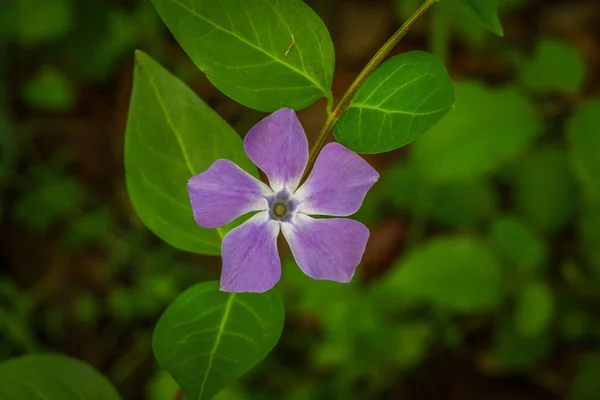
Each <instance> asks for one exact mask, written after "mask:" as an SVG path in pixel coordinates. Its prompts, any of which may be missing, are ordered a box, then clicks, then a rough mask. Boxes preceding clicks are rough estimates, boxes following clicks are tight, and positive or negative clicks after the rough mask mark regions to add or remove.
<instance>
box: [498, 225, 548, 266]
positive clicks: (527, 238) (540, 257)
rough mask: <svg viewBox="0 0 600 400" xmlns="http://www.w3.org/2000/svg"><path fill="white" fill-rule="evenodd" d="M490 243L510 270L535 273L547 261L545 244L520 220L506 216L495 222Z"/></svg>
mask: <svg viewBox="0 0 600 400" xmlns="http://www.w3.org/2000/svg"><path fill="white" fill-rule="evenodd" d="M490 242H491V245H492V247H493V248H494V249H495V250H496V252H497V253H498V255H499V256H500V258H501V260H502V262H503V263H504V265H506V266H507V267H509V268H515V269H519V270H522V271H534V270H537V269H539V268H541V267H543V265H544V262H545V260H546V248H545V247H544V243H543V242H542V241H541V240H540V238H539V237H538V236H537V235H536V234H535V232H533V231H532V230H531V229H530V228H529V227H527V226H526V225H525V224H524V223H523V221H521V220H519V219H518V218H514V217H508V216H504V217H501V218H498V219H497V220H496V221H494V223H493V225H492V228H491V232H490Z"/></svg>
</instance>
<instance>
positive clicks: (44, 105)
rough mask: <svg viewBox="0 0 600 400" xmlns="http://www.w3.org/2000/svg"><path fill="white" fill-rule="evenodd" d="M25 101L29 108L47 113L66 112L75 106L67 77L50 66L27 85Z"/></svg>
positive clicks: (38, 72)
mask: <svg viewBox="0 0 600 400" xmlns="http://www.w3.org/2000/svg"><path fill="white" fill-rule="evenodd" d="M23 100H24V101H25V103H27V105H28V106H29V107H32V108H36V109H39V110H45V111H66V110H68V109H70V108H72V107H73V105H74V104H75V98H74V93H73V89H72V87H71V84H70V82H69V81H68V79H67V77H66V76H65V75H63V74H62V72H61V71H59V70H57V69H55V68H53V67H50V66H45V67H42V68H41V69H39V70H38V71H37V73H36V74H35V75H34V76H33V78H32V79H31V80H29V81H28V82H27V83H26V84H25V86H24V87H23Z"/></svg>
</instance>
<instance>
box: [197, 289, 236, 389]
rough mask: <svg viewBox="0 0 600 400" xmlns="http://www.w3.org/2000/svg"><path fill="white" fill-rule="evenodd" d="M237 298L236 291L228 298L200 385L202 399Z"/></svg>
mask: <svg viewBox="0 0 600 400" xmlns="http://www.w3.org/2000/svg"><path fill="white" fill-rule="evenodd" d="M234 299H235V293H231V294H230V295H229V298H228V299H227V303H226V304H225V311H223V318H221V324H220V325H219V331H218V332H217V338H216V339H215V344H214V345H213V348H212V350H211V351H210V355H209V356H208V365H207V367H206V372H205V373H204V379H203V380H202V385H201V386H200V394H198V399H199V400H202V395H203V394H204V389H205V388H206V381H207V380H208V375H210V371H211V369H212V364H213V361H214V359H215V354H216V353H217V350H218V348H219V344H220V343H221V338H222V337H223V332H224V331H225V324H226V323H227V319H228V318H229V313H230V311H231V306H232V305H233V300H234Z"/></svg>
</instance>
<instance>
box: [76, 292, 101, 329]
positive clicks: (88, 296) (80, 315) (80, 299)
mask: <svg viewBox="0 0 600 400" xmlns="http://www.w3.org/2000/svg"><path fill="white" fill-rule="evenodd" d="M73 308H74V310H75V314H76V315H77V319H78V320H79V321H81V322H83V323H84V324H86V325H91V326H93V325H96V323H97V322H98V319H99V318H100V312H101V311H100V305H99V303H98V300H97V299H96V297H94V295H93V294H92V293H90V292H83V293H81V294H79V295H78V296H77V298H76V299H75V302H74V303H73Z"/></svg>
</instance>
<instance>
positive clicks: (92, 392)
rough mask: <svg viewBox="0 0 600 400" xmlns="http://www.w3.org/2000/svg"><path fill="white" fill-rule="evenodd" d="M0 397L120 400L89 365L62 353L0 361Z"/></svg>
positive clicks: (104, 379)
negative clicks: (0, 362)
mask: <svg viewBox="0 0 600 400" xmlns="http://www.w3.org/2000/svg"><path fill="white" fill-rule="evenodd" d="M0 398H1V399H2V400H25V399H44V400H120V399H121V397H120V396H119V395H118V393H117V392H116V390H115V389H114V387H113V386H112V384H111V383H110V382H109V381H108V379H106V378H105V377H103V376H102V375H100V374H99V373H98V372H97V371H96V370H95V369H94V368H92V367H91V366H89V365H88V364H86V363H84V362H82V361H79V360H76V359H73V358H69V357H66V356H62V355H54V354H33V355H27V356H23V357H18V358H13V359H9V360H7V361H5V362H3V363H2V364H0Z"/></svg>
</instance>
